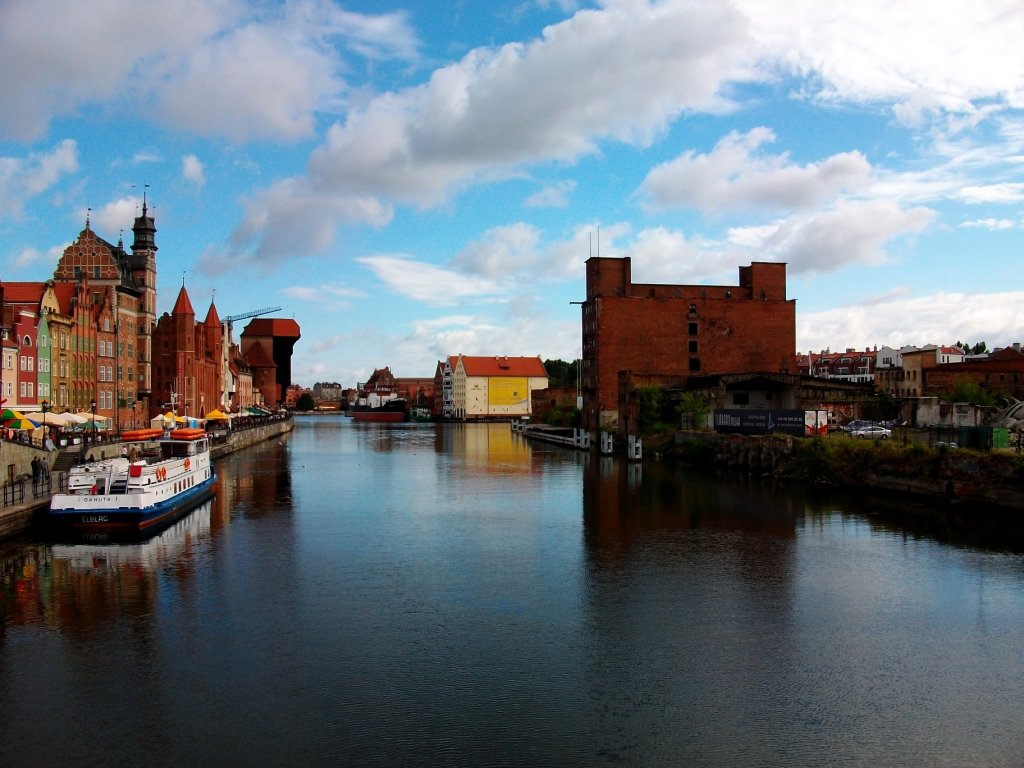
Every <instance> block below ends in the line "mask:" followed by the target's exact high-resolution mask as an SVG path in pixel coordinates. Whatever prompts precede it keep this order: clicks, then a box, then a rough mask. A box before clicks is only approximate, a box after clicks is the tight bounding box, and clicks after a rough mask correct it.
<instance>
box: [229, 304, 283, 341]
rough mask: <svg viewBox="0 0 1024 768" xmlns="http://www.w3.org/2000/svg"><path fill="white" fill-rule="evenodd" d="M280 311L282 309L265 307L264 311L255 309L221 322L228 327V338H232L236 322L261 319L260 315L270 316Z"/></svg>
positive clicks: (230, 316)
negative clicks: (232, 330) (255, 318)
mask: <svg viewBox="0 0 1024 768" xmlns="http://www.w3.org/2000/svg"><path fill="white" fill-rule="evenodd" d="M280 311H281V308H280V307H263V309H254V310H251V311H249V312H243V313H242V314H240V315H229V316H227V317H225V318H224V319H223V320H221V322H222V323H223V324H224V325H226V326H227V327H228V337H230V336H231V329H232V327H233V326H234V323H235V320H246V319H247V318H250V317H259V316H260V315H269V314H270V313H271V312H280Z"/></svg>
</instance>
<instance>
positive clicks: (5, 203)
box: [0, 139, 78, 217]
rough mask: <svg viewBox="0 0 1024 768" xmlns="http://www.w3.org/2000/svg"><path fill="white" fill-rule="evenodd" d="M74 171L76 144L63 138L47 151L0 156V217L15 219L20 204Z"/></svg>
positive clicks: (19, 210)
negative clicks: (17, 155) (25, 154)
mask: <svg viewBox="0 0 1024 768" xmlns="http://www.w3.org/2000/svg"><path fill="white" fill-rule="evenodd" d="M77 171H78V145H77V144H76V143H75V142H74V141H72V140H71V139H65V140H64V141H62V142H60V143H59V144H58V145H57V146H56V147H54V148H53V149H52V150H50V151H49V152H33V153H30V154H29V155H27V156H26V157H23V158H18V157H0V217H5V216H9V217H16V216H19V215H20V214H21V211H22V208H23V206H24V204H25V203H26V202H27V201H28V200H29V199H31V198H33V197H36V196H38V195H40V194H42V193H43V192H45V191H46V190H48V189H50V188H51V187H52V186H53V185H54V184H56V183H57V182H58V181H60V180H61V179H62V178H63V177H65V176H68V175H70V174H73V173H76V172H77Z"/></svg>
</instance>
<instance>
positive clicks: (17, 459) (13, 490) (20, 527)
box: [0, 414, 294, 540]
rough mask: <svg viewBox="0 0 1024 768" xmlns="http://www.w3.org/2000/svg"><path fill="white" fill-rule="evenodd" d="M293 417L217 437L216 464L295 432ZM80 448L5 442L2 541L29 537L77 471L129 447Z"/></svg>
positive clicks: (102, 442)
mask: <svg viewBox="0 0 1024 768" xmlns="http://www.w3.org/2000/svg"><path fill="white" fill-rule="evenodd" d="M293 427H294V422H293V420H292V417H291V415H288V416H282V415H277V414H275V415H271V416H266V417H254V418H251V419H249V420H247V421H246V422H245V423H242V424H238V425H236V426H233V427H232V428H231V429H230V430H226V429H225V430H219V431H215V432H211V437H212V438H213V444H212V448H211V453H212V455H213V458H214V460H216V459H218V458H220V457H222V456H226V455H228V454H230V453H233V452H235V451H238V450H241V449H242V448H246V447H248V446H250V445H254V444H256V443H259V442H262V441H264V440H269V439H271V438H274V437H278V436H279V435H281V434H284V433H286V432H289V431H291V429H292V428H293ZM88 437H89V438H90V439H85V440H83V441H82V442H80V443H72V444H70V445H67V446H62V447H60V448H55V449H53V450H46V449H45V448H43V447H42V446H40V445H36V444H33V443H31V442H25V441H8V440H3V441H0V443H2V444H0V461H2V462H3V464H4V465H5V466H7V467H8V468H9V472H8V474H9V479H8V480H7V481H6V482H4V484H3V492H2V501H3V506H2V507H0V540H3V539H9V538H13V537H16V536H20V535H23V534H25V533H27V532H28V531H29V530H31V528H32V525H33V522H34V521H35V520H36V518H37V517H38V516H39V515H41V514H43V513H45V511H46V510H47V509H48V508H49V506H50V498H51V497H52V496H53V494H54V493H59V492H60V491H62V490H63V489H64V488H65V487H67V474H68V471H69V470H70V468H71V467H72V466H74V465H75V464H76V463H78V462H79V461H82V460H83V459H85V458H86V457H88V456H91V457H93V458H96V459H105V458H110V457H113V456H120V455H121V452H122V447H123V445H124V444H123V443H122V442H121V440H120V438H119V437H118V436H117V435H116V434H109V435H92V436H88ZM37 458H44V461H45V469H44V470H43V471H42V472H41V473H38V474H37V472H36V471H35V470H34V469H33V460H34V459H37Z"/></svg>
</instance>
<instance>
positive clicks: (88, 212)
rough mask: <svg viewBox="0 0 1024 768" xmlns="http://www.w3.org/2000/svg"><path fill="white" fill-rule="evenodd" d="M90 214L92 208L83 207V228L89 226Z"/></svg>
mask: <svg viewBox="0 0 1024 768" xmlns="http://www.w3.org/2000/svg"><path fill="white" fill-rule="evenodd" d="M91 215H92V208H86V209H85V228H86V229H88V228H89V217H90V216H91Z"/></svg>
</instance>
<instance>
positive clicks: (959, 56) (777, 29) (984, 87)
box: [737, 0, 1024, 122]
mask: <svg viewBox="0 0 1024 768" xmlns="http://www.w3.org/2000/svg"><path fill="white" fill-rule="evenodd" d="M737 5H738V7H739V8H740V10H741V11H742V13H743V14H744V15H745V16H746V17H747V19H748V20H749V23H750V34H751V36H752V37H753V38H754V40H756V41H757V44H758V46H759V48H760V51H761V55H762V57H763V58H762V62H763V64H764V66H765V67H766V68H767V69H769V70H776V69H782V70H784V71H786V72H787V73H791V74H795V75H797V76H799V77H801V78H804V84H805V88H806V89H807V90H806V91H805V93H806V95H807V96H809V97H811V98H817V99H823V100H826V101H844V102H861V103H865V102H868V103H870V102H875V103H892V104H894V106H895V107H896V109H895V112H896V114H897V115H898V116H900V117H901V118H902V119H904V120H906V121H909V122H913V121H917V120H920V119H922V118H923V117H924V116H925V115H926V114H928V113H934V112H936V111H945V112H954V113H962V114H971V113H973V112H975V111H977V110H978V109H979V108H983V107H979V106H978V105H979V102H985V101H988V100H995V101H998V102H1001V103H1003V104H1004V105H1008V106H1011V107H1016V108H1019V107H1020V106H1021V105H1024V60H1022V58H1021V57H1020V55H1019V47H1020V40H1021V37H1022V36H1024V11H1022V9H1021V6H1020V4H1019V3H1018V2H1016V0H990V1H989V2H985V3H978V2H974V1H973V0H902V1H901V2H899V3H888V2H857V3H822V2H818V1H817V0H737ZM936 51H940V52H941V54H940V55H936Z"/></svg>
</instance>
